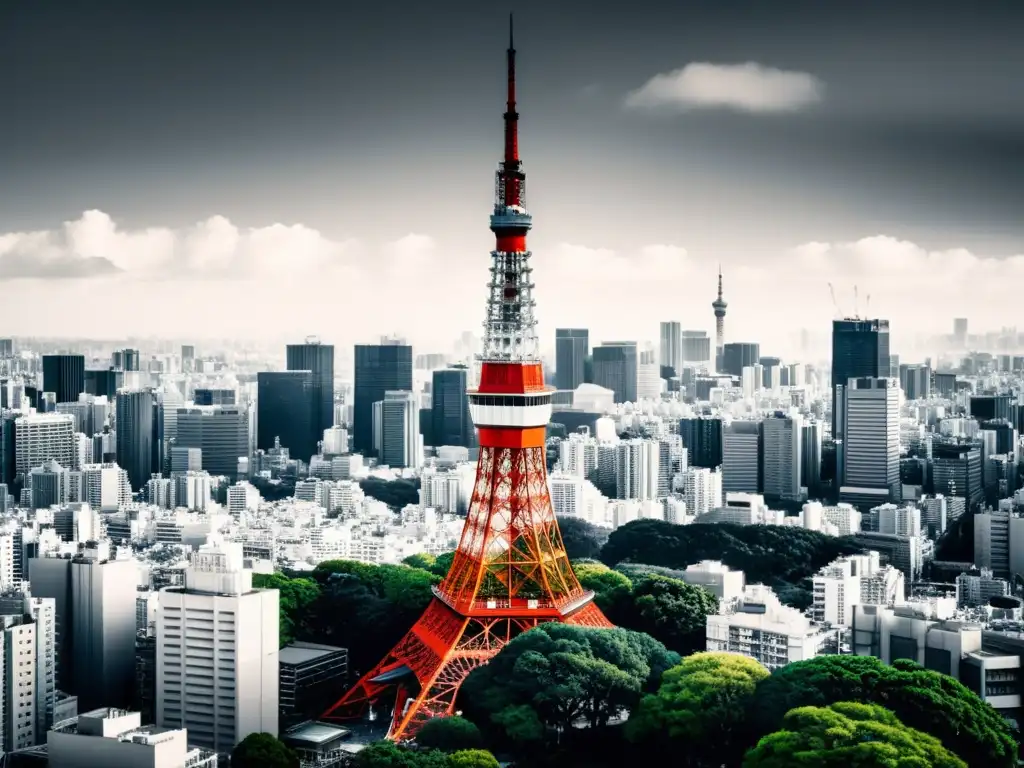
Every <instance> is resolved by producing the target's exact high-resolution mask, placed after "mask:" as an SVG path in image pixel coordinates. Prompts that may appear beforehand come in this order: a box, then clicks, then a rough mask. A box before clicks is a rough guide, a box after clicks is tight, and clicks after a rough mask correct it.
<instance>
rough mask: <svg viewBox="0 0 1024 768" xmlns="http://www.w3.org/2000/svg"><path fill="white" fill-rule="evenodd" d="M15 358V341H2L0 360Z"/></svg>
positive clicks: (0, 343)
mask: <svg viewBox="0 0 1024 768" xmlns="http://www.w3.org/2000/svg"><path fill="white" fill-rule="evenodd" d="M4 357H14V339H0V358H4Z"/></svg>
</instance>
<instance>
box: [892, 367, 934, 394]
mask: <svg viewBox="0 0 1024 768" xmlns="http://www.w3.org/2000/svg"><path fill="white" fill-rule="evenodd" d="M899 373H900V387H901V388H902V389H903V395H904V396H905V397H906V399H907V400H924V399H927V398H928V397H929V396H930V395H931V387H932V369H931V368H930V367H929V366H927V365H908V364H906V363H903V364H901V365H900V367H899Z"/></svg>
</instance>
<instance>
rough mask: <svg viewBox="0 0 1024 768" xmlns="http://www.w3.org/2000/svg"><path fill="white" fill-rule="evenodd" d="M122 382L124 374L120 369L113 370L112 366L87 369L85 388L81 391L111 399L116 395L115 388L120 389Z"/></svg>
mask: <svg viewBox="0 0 1024 768" xmlns="http://www.w3.org/2000/svg"><path fill="white" fill-rule="evenodd" d="M123 384H124V374H123V373H122V372H121V371H115V370H114V369H113V368H109V369H107V370H88V371H86V372H85V389H84V390H83V391H84V392H85V393H86V394H87V395H96V396H97V397H106V398H107V399H109V400H113V399H114V398H115V397H116V396H117V390H119V389H121V387H122V386H123ZM75 399H76V400H77V399H78V398H75Z"/></svg>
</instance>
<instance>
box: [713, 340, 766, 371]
mask: <svg viewBox="0 0 1024 768" xmlns="http://www.w3.org/2000/svg"><path fill="white" fill-rule="evenodd" d="M760 359H761V345H760V344H756V343H754V342H749V341H734V342H731V343H729V344H726V345H725V346H723V347H722V370H721V372H722V373H727V374H729V375H730V376H737V377H739V376H742V375H743V369H744V368H746V367H747V366H749V365H754V364H756V363H757V361H758V360H760Z"/></svg>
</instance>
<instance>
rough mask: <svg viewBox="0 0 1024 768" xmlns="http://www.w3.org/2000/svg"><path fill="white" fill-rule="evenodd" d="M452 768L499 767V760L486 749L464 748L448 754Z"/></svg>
mask: <svg viewBox="0 0 1024 768" xmlns="http://www.w3.org/2000/svg"><path fill="white" fill-rule="evenodd" d="M448 764H449V765H450V766H451V768H498V760H497V758H495V757H494V755H492V754H491V753H490V752H488V751H487V750H486V749H463V750H460V751H458V752H454V753H452V754H451V755H449V756H448Z"/></svg>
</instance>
